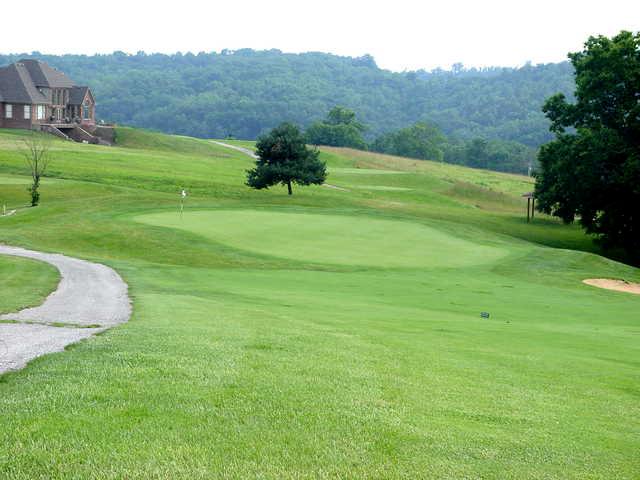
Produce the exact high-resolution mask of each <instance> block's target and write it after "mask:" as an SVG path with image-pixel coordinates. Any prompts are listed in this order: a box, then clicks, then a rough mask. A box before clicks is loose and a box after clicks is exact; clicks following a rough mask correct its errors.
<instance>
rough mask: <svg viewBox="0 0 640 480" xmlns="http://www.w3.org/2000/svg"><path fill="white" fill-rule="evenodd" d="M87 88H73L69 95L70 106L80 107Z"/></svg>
mask: <svg viewBox="0 0 640 480" xmlns="http://www.w3.org/2000/svg"><path fill="white" fill-rule="evenodd" d="M87 90H89V87H81V86H77V85H76V86H74V87H73V88H72V89H71V93H70V94H69V104H70V105H82V101H83V100H84V97H85V95H86V94H87Z"/></svg>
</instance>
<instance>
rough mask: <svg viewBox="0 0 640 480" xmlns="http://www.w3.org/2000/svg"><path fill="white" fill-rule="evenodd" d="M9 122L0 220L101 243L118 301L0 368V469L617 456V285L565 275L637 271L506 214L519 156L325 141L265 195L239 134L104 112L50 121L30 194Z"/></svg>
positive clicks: (87, 472) (611, 459) (238, 473)
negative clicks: (106, 321) (16, 367)
mask: <svg viewBox="0 0 640 480" xmlns="http://www.w3.org/2000/svg"><path fill="white" fill-rule="evenodd" d="M21 135H23V133H21V132H11V131H1V130H0V203H3V202H4V203H6V204H7V205H8V206H9V207H10V208H17V209H18V212H17V214H16V215H14V216H11V217H6V218H2V217H0V242H2V243H8V244H12V245H19V246H25V247H29V248H35V249H41V250H46V251H56V252H62V253H65V254H69V255H73V256H78V257H82V258H86V259H89V260H93V261H98V262H102V263H105V264H108V265H109V266H112V267H114V268H115V269H117V270H118V272H119V273H120V274H121V275H122V276H123V278H124V279H125V280H126V281H127V282H128V283H129V285H130V293H131V295H132V299H133V306H134V313H133V317H132V319H131V321H130V322H129V323H128V324H125V325H122V326H119V327H118V328H115V329H113V330H110V331H108V332H106V333H104V334H102V335H100V336H98V337H95V338H92V339H90V340H88V341H84V342H82V343H81V344H78V345H76V346H73V347H72V348H69V349H68V351H67V352H64V353H61V354H53V355H49V356H47V357H44V358H40V359H38V360H36V361H34V362H32V363H31V364H30V365H29V366H28V367H27V368H26V369H24V370H23V371H20V372H17V373H11V374H7V375H3V376H0V477H3V478H19V479H23V478H24V479H31V478H78V477H80V478H86V477H98V478H114V479H115V478H145V479H146V478H254V477H259V478H496V479H504V478H513V479H524V478H531V479H537V478H558V479H560V478H562V479H566V478H603V479H610V478H629V479H632V478H637V477H638V475H639V474H640V459H639V458H638V456H637V455H636V452H637V451H638V448H639V447H640V443H639V441H638V437H637V432H638V431H639V430H640V422H639V420H638V419H639V418H640V404H639V403H638V393H639V392H638V388H637V385H638V379H639V376H638V375H639V372H640V370H639V369H640V349H639V348H638V342H637V335H638V333H640V326H639V324H638V315H637V312H638V308H639V307H640V297H637V296H633V295H629V294H624V293H619V292H611V291H605V290H600V289H596V288H594V287H590V286H587V285H584V284H582V282H581V280H583V279H584V278H592V277H609V278H624V279H627V280H631V281H640V271H638V270H637V269H634V268H632V267H629V266H626V265H624V264H621V263H617V262H615V261H613V260H608V259H605V258H603V257H601V256H598V255H595V254H593V253H590V251H593V250H594V247H593V244H592V242H591V240H590V239H589V238H587V237H586V236H584V234H583V233H582V232H581V231H580V230H579V229H578V228H576V227H573V226H564V225H562V224H560V223H558V222H557V221H555V220H553V219H550V218H547V217H537V218H536V219H535V220H534V221H533V222H532V223H531V224H527V223H526V221H525V218H524V213H525V207H524V204H523V199H522V198H521V197H520V194H521V193H524V192H527V191H530V190H531V189H532V185H531V181H530V180H529V179H527V178H525V177H520V176H515V175H506V174H498V173H492V172H487V171H475V170H470V169H464V168H461V167H455V166H451V165H443V164H437V163H432V162H422V161H411V160H407V159H401V158H394V157H387V156H382V155H373V154H368V153H363V152H355V151H351V150H344V149H325V150H323V152H322V157H323V158H324V159H325V160H326V161H327V162H328V165H329V178H328V180H327V182H328V184H329V185H327V186H322V187H320V186H316V187H309V188H297V189H294V195H293V197H289V196H288V195H286V191H285V189H282V188H273V189H271V190H269V191H253V190H250V189H249V188H247V187H246V186H244V184H243V182H244V175H245V170H246V169H247V168H249V167H250V165H251V159H249V158H248V157H246V156H245V155H243V154H242V153H240V152H236V151H234V150H230V149H225V148H224V147H220V146H217V145H215V144H212V143H210V142H206V141H202V140H195V139H188V138H183V137H180V138H175V137H167V136H164V135H160V134H155V133H149V132H141V131H138V130H133V129H121V130H119V131H118V139H119V141H120V146H118V147H112V148H109V147H101V146H93V145H80V144H74V143H67V142H62V141H56V143H55V148H54V156H55V158H54V162H53V164H52V169H51V176H52V177H51V178H47V179H45V181H44V184H43V187H42V205H41V206H40V207H38V208H35V209H31V208H26V207H24V205H25V203H26V201H27V192H26V191H25V184H24V182H25V177H24V174H25V173H26V172H25V169H24V166H23V164H22V161H21V160H20V157H19V153H18V147H19V144H20V137H21ZM245 146H246V144H245ZM181 188H186V189H188V190H189V191H190V196H189V197H188V199H187V202H186V209H185V212H184V215H183V216H182V217H180V214H179V196H178V192H179V189H181ZM0 261H2V262H4V263H0V274H2V275H3V276H4V272H6V271H10V272H12V274H13V275H14V276H15V275H16V274H18V275H19V276H20V277H29V279H32V278H35V277H37V276H38V273H37V272H28V271H25V272H24V273H20V270H18V267H19V266H18V265H16V266H15V268H14V267H13V266H9V267H7V265H8V264H7V263H6V261H5V260H3V259H2V258H1V257H0ZM7 268H8V270H7ZM20 268H21V267H20ZM3 269H4V270H3ZM44 290H46V289H44ZM44 290H43V291H40V293H39V294H40V295H44V294H45V292H44ZM30 291H32V293H33V294H34V295H37V294H38V291H36V290H34V289H31V288H30ZM7 308H8V306H7V305H5V304H3V303H1V302H0V311H4V310H6V309H7ZM483 311H487V312H490V314H491V316H490V318H489V319H482V318H480V312H483Z"/></svg>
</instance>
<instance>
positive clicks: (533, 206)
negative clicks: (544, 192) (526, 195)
mask: <svg viewBox="0 0 640 480" xmlns="http://www.w3.org/2000/svg"><path fill="white" fill-rule="evenodd" d="M535 209H536V197H531V220H533V212H534V210H535Z"/></svg>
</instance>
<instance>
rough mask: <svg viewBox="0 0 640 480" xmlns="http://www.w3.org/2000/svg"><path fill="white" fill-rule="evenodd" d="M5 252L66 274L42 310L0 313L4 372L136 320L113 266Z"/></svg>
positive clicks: (1, 250)
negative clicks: (132, 315) (44, 263)
mask: <svg viewBox="0 0 640 480" xmlns="http://www.w3.org/2000/svg"><path fill="white" fill-rule="evenodd" d="M0 254H2V255H13V256H17V257H26V258H32V259H35V260H40V261H43V262H47V263H50V264H51V265H53V266H55V267H56V268H57V269H58V270H59V271H60V274H61V276H62V278H61V280H60V283H59V284H58V288H57V289H56V291H54V292H53V293H52V294H51V295H49V296H48V297H47V299H46V300H45V301H44V303H43V304H42V305H40V306H39V307H34V308H27V309H24V310H21V311H20V312H16V313H9V314H5V315H0V321H4V322H5V323H0V373H3V372H5V371H7V370H16V369H19V368H22V367H24V366H25V365H26V364H27V362H28V361H29V360H32V359H33V358H35V357H38V356H40V355H44V354H46V353H51V352H57V351H61V350H64V347H65V346H67V345H69V344H71V343H74V342H77V341H79V340H82V339H84V338H87V337H89V336H91V335H93V334H95V333H98V332H102V331H104V330H106V329H107V328H110V327H113V326H114V325H118V324H120V323H123V322H126V321H127V320H129V317H130V316H131V302H130V300H129V296H128V294H127V290H128V288H127V284H126V283H125V282H124V281H123V280H122V278H121V277H120V275H118V274H117V273H116V272H115V271H114V270H113V269H111V268H109V267H106V266H104V265H100V264H97V263H91V262H87V261H85V260H80V259H77V258H71V257H67V256H64V255H60V254H53V253H41V252H35V251H32V250H25V249H23V248H17V247H9V246H4V245H0ZM7 321H12V322H17V323H6V322H7ZM53 324H55V326H54V325H53ZM60 325H62V326H60ZM66 325H68V326H66Z"/></svg>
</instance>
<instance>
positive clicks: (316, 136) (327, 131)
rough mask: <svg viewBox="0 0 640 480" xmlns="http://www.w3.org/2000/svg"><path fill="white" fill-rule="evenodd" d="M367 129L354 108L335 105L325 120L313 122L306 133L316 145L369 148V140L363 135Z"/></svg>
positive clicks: (308, 138)
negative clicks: (357, 117) (359, 120)
mask: <svg viewBox="0 0 640 480" xmlns="http://www.w3.org/2000/svg"><path fill="white" fill-rule="evenodd" d="M365 130H366V128H365V126H364V125H363V124H362V123H360V122H358V121H357V120H356V114H355V112H354V111H353V110H349V109H348V108H345V107H341V106H335V107H333V108H332V109H331V110H330V111H329V113H328V114H327V118H326V119H325V120H323V121H321V122H315V123H313V124H311V126H310V127H309V128H307V130H306V133H305V135H306V138H307V142H308V143H312V144H314V145H330V146H334V147H351V148H359V149H361V150H364V149H366V148H367V142H365V140H364V138H363V137H362V134H363V132H364V131H365Z"/></svg>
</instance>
